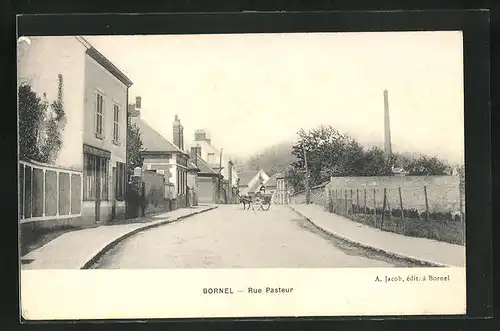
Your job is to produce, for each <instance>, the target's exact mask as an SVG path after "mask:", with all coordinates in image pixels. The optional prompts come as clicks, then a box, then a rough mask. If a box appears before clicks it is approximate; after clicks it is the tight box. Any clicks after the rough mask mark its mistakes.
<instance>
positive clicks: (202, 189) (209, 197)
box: [190, 147, 222, 204]
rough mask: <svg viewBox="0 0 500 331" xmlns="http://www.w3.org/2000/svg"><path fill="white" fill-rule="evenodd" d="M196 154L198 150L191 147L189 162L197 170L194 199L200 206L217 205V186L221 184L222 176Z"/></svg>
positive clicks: (218, 200)
mask: <svg viewBox="0 0 500 331" xmlns="http://www.w3.org/2000/svg"><path fill="white" fill-rule="evenodd" d="M198 152H199V149H198V148H195V147H191V153H190V154H191V159H190V161H191V162H193V164H194V165H195V166H196V167H197V168H198V169H199V171H198V172H197V177H196V187H195V192H196V199H197V201H198V202H199V203H200V204H213V203H219V202H220V199H219V194H220V193H219V185H220V183H221V182H222V181H221V179H222V175H220V174H219V173H218V172H217V171H215V170H214V169H213V168H212V167H210V165H209V164H208V163H207V162H206V161H205V160H203V158H202V157H201V156H200V155H199V154H198Z"/></svg>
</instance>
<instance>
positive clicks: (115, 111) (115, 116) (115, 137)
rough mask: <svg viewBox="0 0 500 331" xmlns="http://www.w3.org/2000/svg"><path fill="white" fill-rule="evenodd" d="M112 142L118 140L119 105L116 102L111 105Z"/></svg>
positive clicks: (117, 141)
mask: <svg viewBox="0 0 500 331" xmlns="http://www.w3.org/2000/svg"><path fill="white" fill-rule="evenodd" d="M113 142H114V143H115V144H118V143H119V142H120V106H118V105H117V104H116V103H115V104H114V105H113Z"/></svg>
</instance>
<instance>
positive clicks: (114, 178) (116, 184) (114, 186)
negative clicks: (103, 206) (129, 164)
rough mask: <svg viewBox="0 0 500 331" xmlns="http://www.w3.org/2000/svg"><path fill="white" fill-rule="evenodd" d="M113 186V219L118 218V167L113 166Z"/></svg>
mask: <svg viewBox="0 0 500 331" xmlns="http://www.w3.org/2000/svg"><path fill="white" fill-rule="evenodd" d="M111 176H112V177H111V180H112V184H111V185H112V186H111V187H113V190H114V191H113V195H112V196H111V219H112V220H114V219H116V193H117V192H118V183H117V181H116V167H113V169H112V174H111Z"/></svg>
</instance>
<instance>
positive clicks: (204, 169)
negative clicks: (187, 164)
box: [196, 157, 218, 175]
mask: <svg viewBox="0 0 500 331" xmlns="http://www.w3.org/2000/svg"><path fill="white" fill-rule="evenodd" d="M196 160H197V162H198V164H197V165H198V169H200V173H202V174H210V175H218V173H217V172H216V171H214V169H212V168H211V167H210V166H209V165H208V164H207V162H205V160H203V159H202V158H201V157H198V158H197V159H196Z"/></svg>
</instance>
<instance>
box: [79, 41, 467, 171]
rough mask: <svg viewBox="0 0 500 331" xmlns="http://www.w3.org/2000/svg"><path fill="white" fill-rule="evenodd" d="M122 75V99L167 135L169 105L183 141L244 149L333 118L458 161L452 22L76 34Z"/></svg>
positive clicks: (458, 51) (460, 135) (459, 68)
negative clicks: (392, 27) (202, 134)
mask: <svg viewBox="0 0 500 331" xmlns="http://www.w3.org/2000/svg"><path fill="white" fill-rule="evenodd" d="M85 38H86V39H87V40H88V41H89V42H90V43H91V44H93V45H94V46H95V47H96V48H97V49H98V50H99V51H100V52H101V53H102V54H104V55H105V56H106V57H108V58H109V59H110V60H111V61H112V62H113V63H114V64H115V65H116V66H117V67H118V68H119V69H120V70H121V71H123V72H124V73H125V74H126V75H127V76H128V77H129V78H130V79H131V80H132V81H133V83H134V84H133V86H132V87H131V88H130V90H129V101H130V102H132V103H133V102H134V101H135V97H136V96H141V98H142V112H141V117H142V118H143V119H144V120H145V121H146V122H147V123H148V124H149V125H151V126H152V127H153V128H154V129H155V130H157V131H158V132H159V133H161V134H162V135H164V136H165V137H166V138H167V139H169V140H171V138H172V122H173V120H174V116H175V115H176V114H177V115H178V116H179V118H180V120H181V123H182V125H183V126H184V134H185V138H184V139H185V142H186V143H188V144H189V143H190V142H191V141H192V140H193V138H194V130H196V129H205V130H207V131H208V132H209V134H210V136H211V138H212V143H213V145H215V146H216V147H218V148H221V147H222V148H224V151H225V153H227V154H229V155H233V156H236V157H239V158H246V157H249V156H251V155H253V154H254V153H257V152H259V151H261V150H263V149H265V148H267V147H270V146H272V145H274V144H276V143H280V142H283V141H290V140H293V139H295V138H296V132H297V131H298V130H299V129H300V128H304V129H309V128H313V127H315V126H318V125H322V124H323V125H331V126H333V127H335V128H337V129H338V130H339V131H341V132H345V133H348V134H350V135H351V136H353V137H354V138H356V139H358V141H359V142H361V143H362V144H365V145H367V146H369V145H373V144H380V143H382V142H383V137H384V119H383V114H384V102H383V90H384V89H387V90H388V94H389V110H390V121H391V136H392V147H393V151H395V152H420V153H426V154H428V155H431V156H439V157H441V158H444V159H447V160H448V161H450V162H453V163H462V162H463V159H464V120H463V112H464V105H463V104H464V96H463V42H462V34H461V32H459V31H456V32H455V31H449V32H381V33H366V32H363V33H294V34H226V35H154V36H143V35H136V36H86V37H85Z"/></svg>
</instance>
